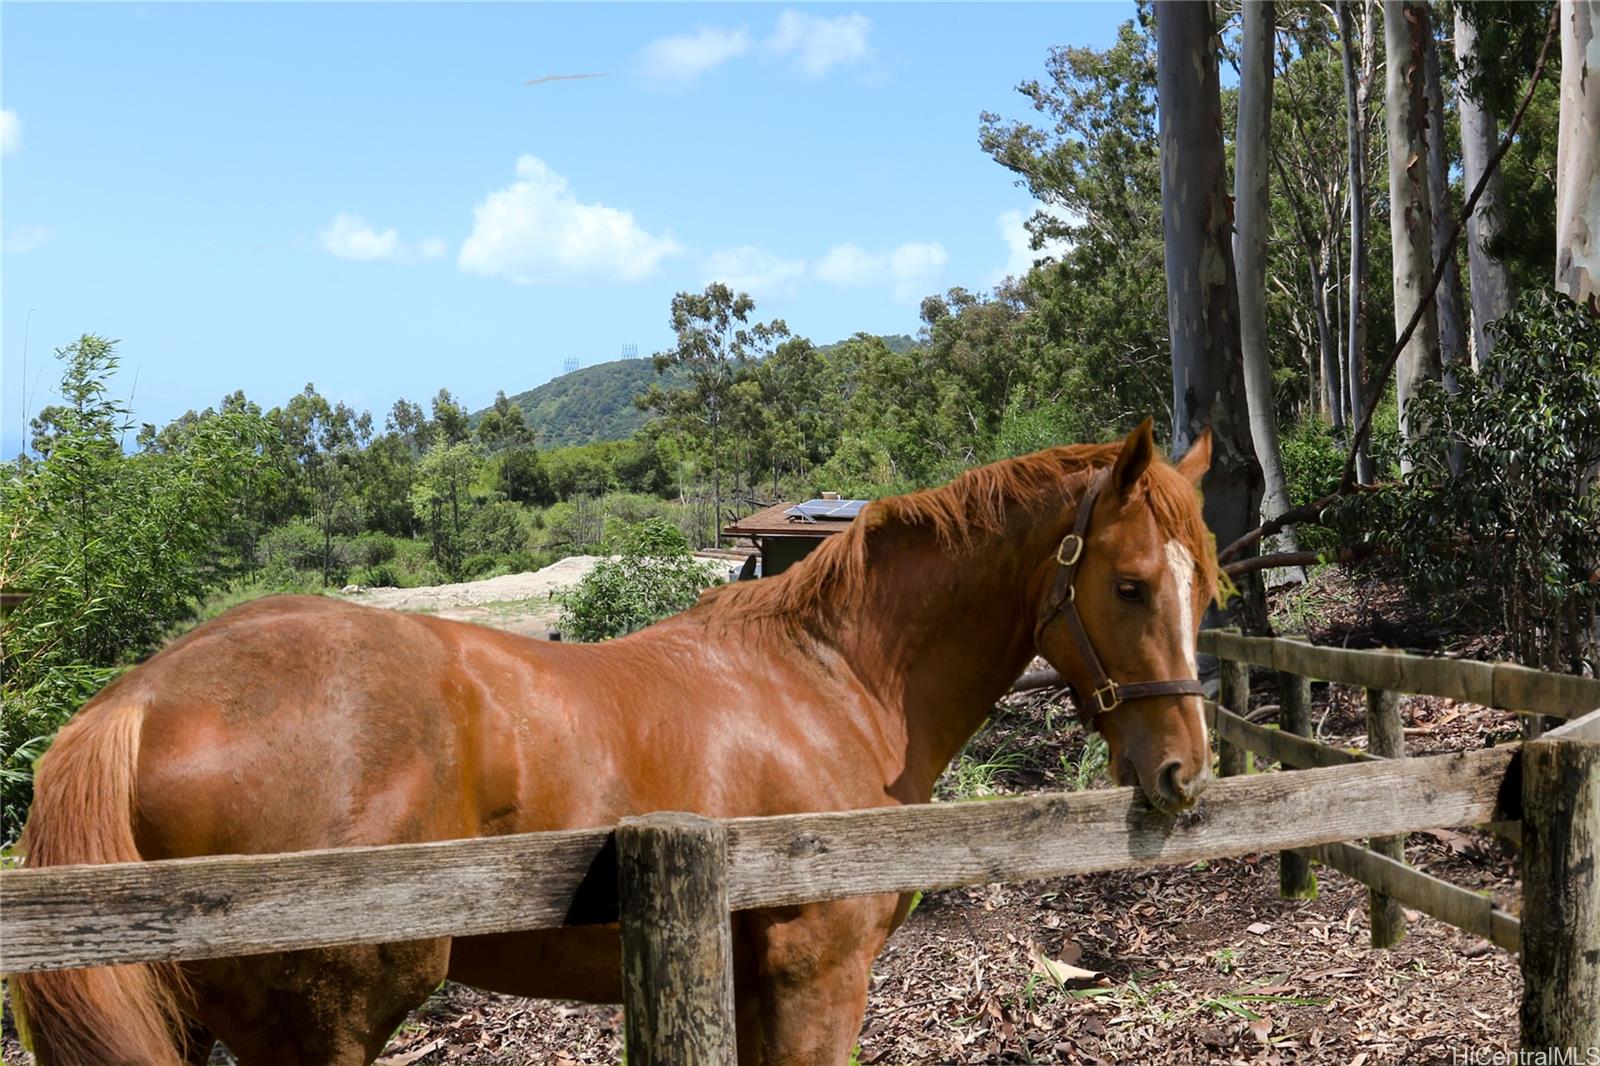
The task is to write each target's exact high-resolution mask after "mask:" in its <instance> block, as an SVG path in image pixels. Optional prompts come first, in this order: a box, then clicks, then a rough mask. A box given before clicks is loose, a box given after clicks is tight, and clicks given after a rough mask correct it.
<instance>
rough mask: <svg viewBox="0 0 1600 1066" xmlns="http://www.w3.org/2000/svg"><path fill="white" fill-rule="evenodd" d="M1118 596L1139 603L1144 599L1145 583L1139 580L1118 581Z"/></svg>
mask: <svg viewBox="0 0 1600 1066" xmlns="http://www.w3.org/2000/svg"><path fill="white" fill-rule="evenodd" d="M1117 596H1118V597H1120V598H1121V599H1124V600H1127V601H1128V602H1129V603H1138V602H1139V601H1140V600H1142V599H1144V585H1143V583H1142V582H1138V581H1118V582H1117Z"/></svg>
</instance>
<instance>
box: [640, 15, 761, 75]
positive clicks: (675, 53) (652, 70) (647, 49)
mask: <svg viewBox="0 0 1600 1066" xmlns="http://www.w3.org/2000/svg"><path fill="white" fill-rule="evenodd" d="M749 50H750V34H749V33H748V32H747V31H746V30H745V29H744V28H743V27H741V28H739V29H736V30H724V29H718V28H717V27H715V26H701V27H700V28H699V29H697V30H696V31H695V32H694V33H683V34H678V35H676V36H673V37H662V38H660V39H659V40H655V41H651V42H650V43H649V44H647V45H645V46H644V49H643V50H642V51H640V53H639V66H640V71H641V72H642V73H643V74H644V76H645V77H646V78H649V79H651V80H652V81H677V82H686V81H693V80H694V79H695V78H698V77H699V76H700V75H702V74H704V73H705V72H706V71H708V70H710V69H712V68H713V67H717V66H720V65H722V64H723V63H726V62H727V61H728V60H730V59H733V58H734V57H736V56H741V55H744V54H745V53H746V52H748V51H749Z"/></svg>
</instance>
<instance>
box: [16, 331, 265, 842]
mask: <svg viewBox="0 0 1600 1066" xmlns="http://www.w3.org/2000/svg"><path fill="white" fill-rule="evenodd" d="M56 354H57V356H58V357H59V358H60V359H61V360H62V362H63V364H64V372H63V375H62V379H61V385H60V388H59V392H60V395H61V396H62V398H63V400H64V401H65V402H64V403H63V404H61V405H51V406H50V407H47V408H45V409H44V410H42V411H41V412H40V414H39V417H38V418H37V419H35V422H34V427H33V428H34V443H35V448H36V449H37V450H39V451H40V452H41V455H42V458H40V459H38V460H32V459H19V460H17V461H15V462H12V463H5V464H0V516H3V523H4V528H3V529H0V586H4V587H5V588H7V589H13V590H28V591H31V593H32V595H31V596H29V597H28V599H27V600H26V601H25V602H23V603H22V604H21V605H20V606H18V607H16V608H15V609H14V610H12V611H10V613H8V614H7V615H5V616H4V618H0V841H3V840H9V839H11V838H12V837H13V836H14V835H15V834H16V832H17V830H18V829H19V827H20V823H19V819H20V818H21V817H22V814H23V812H24V811H26V809H27V806H28V803H29V802H30V800H31V795H32V765H33V760H34V759H35V758H36V757H37V756H38V754H40V753H42V751H43V749H44V746H45V745H46V744H47V743H48V739H47V738H48V737H49V736H51V735H52V734H53V733H54V732H55V730H56V729H57V728H58V727H59V726H60V725H61V723H62V722H64V721H66V719H67V717H68V716H69V715H71V714H72V712H73V711H75V710H76V709H77V708H78V706H79V705H80V704H81V703H82V702H83V701H84V700H85V699H87V698H88V697H89V696H90V695H92V694H93V693H94V692H95V691H96V690H97V689H99V688H100V687H101V686H102V685H103V684H105V682H106V681H107V680H109V679H110V678H111V677H112V676H113V674H114V673H115V672H116V669H117V668H118V667H119V666H121V665H122V664H125V663H127V662H128V661H130V660H131V659H133V658H135V657H136V656H138V655H141V654H143V653H145V652H147V651H149V650H150V649H151V648H152V647H154V646H155V645H156V643H157V642H158V641H159V640H160V639H161V636H162V634H163V633H165V632H166V631H167V630H168V629H169V628H170V627H171V626H173V625H174V624H176V623H178V622H179V621H181V620H183V619H186V618H189V617H191V616H192V614H193V613H194V611H195V610H196V607H197V604H198V603H199V601H200V599H201V597H203V596H204V595H205V594H206V593H207V591H208V590H209V589H210V588H211V587H212V586H213V585H215V584H217V583H219V582H220V580H221V575H222V573H223V568H222V567H221V566H220V565H219V556H220V555H221V553H222V544H223V539H224V537H225V535H226V532H227V530H228V527H229V523H230V522H231V520H232V519H233V517H234V515H235V514H236V513H237V504H238V501H239V499H240V497H241V495H242V494H243V492H244V489H245V486H246V485H248V484H250V483H251V481H252V479H255V478H263V479H264V478H266V476H267V474H266V473H265V472H264V470H263V467H264V463H263V452H264V450H265V444H266V441H267V439H268V433H269V427H268V426H267V424H266V423H265V422H264V420H263V419H262V418H261V417H260V416H259V415H258V414H254V413H251V412H248V411H243V410H227V411H224V412H223V413H221V414H218V413H215V412H209V411H208V412H207V413H205V414H204V415H199V416H194V417H193V418H192V419H191V420H190V421H189V422H188V423H187V424H186V426H185V431H184V433H182V434H181V435H173V436H171V437H170V438H169V440H168V441H167V442H166V443H165V444H164V445H163V446H162V448H160V449H159V450H158V449H154V448H148V449H146V450H143V451H140V452H136V453H134V454H131V455H130V454H128V453H126V452H125V451H124V450H123V448H122V439H123V434H124V433H125V432H126V430H128V429H129V428H130V423H131V411H130V410H129V409H128V408H127V406H126V405H124V404H123V403H121V402H120V401H118V400H115V399H113V398H112V397H111V396H110V394H109V391H108V388H107V382H108V380H109V379H110V377H111V375H112V374H113V373H114V371H115V369H116V366H117V359H116V354H115V342H112V341H108V340H106V339H104V338H101V337H95V336H91V335H85V336H83V337H81V338H80V339H79V340H78V341H77V342H76V343H74V344H72V345H69V346H68V347H66V348H63V349H61V350H59V351H58V352H57V353H56Z"/></svg>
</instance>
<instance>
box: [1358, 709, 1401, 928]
mask: <svg viewBox="0 0 1600 1066" xmlns="http://www.w3.org/2000/svg"><path fill="white" fill-rule="evenodd" d="M1367 751H1368V752H1369V753H1370V754H1373V755H1378V756H1382V757H1383V758H1385V759H1403V758H1405V754H1406V737H1405V730H1404V728H1403V727H1402V725H1401V722H1400V696H1399V694H1398V693H1394V692H1388V691H1385V690H1384V689H1381V688H1369V689H1367ZM1367 846H1368V847H1369V848H1371V849H1372V850H1373V851H1375V852H1377V853H1378V854H1379V855H1382V856H1384V857H1385V858H1390V859H1394V860H1395V861H1396V862H1405V861H1406V838H1405V837H1403V836H1401V837H1372V838H1371V839H1370V840H1368V841H1367ZM1367 912H1368V914H1369V915H1370V916H1371V922H1372V946H1373V947H1375V948H1392V947H1394V946H1395V945H1396V944H1398V943H1400V941H1401V940H1402V939H1404V938H1405V935H1406V912H1405V910H1404V908H1402V907H1401V906H1400V904H1399V902H1398V901H1396V900H1393V899H1390V898H1389V897H1388V896H1385V895H1384V894H1383V893H1381V892H1379V891H1378V890H1377V889H1372V888H1369V889H1368V890H1367Z"/></svg>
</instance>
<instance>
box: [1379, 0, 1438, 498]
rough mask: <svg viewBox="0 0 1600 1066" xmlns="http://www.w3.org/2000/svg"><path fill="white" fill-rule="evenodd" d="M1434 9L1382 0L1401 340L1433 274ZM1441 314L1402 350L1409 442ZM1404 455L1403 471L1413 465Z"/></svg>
mask: <svg viewBox="0 0 1600 1066" xmlns="http://www.w3.org/2000/svg"><path fill="white" fill-rule="evenodd" d="M1427 33H1428V9H1427V8H1426V7H1425V6H1423V5H1422V4H1421V3H1418V2H1416V0H1384V3H1383V36H1384V45H1385V62H1384V66H1385V68H1386V70H1385V94H1384V97H1385V104H1386V108H1385V110H1386V112H1387V114H1386V116H1385V117H1386V125H1387V127H1388V145H1389V235H1390V241H1391V244H1392V245H1393V249H1394V329H1395V339H1396V340H1398V339H1399V336H1400V333H1401V332H1402V331H1403V330H1404V329H1405V327H1406V324H1407V323H1408V322H1410V321H1411V317H1412V316H1413V315H1414V314H1416V311H1417V307H1418V305H1419V304H1421V303H1422V302H1423V297H1424V294H1426V293H1427V291H1428V286H1429V284H1430V283H1431V282H1432V280H1433V262H1432V253H1433V208H1432V204H1431V203H1430V201H1429V199H1428V161H1427V155H1428V145H1427V142H1426V139H1425V138H1424V137H1423V128H1422V123H1423V118H1424V115H1425V114H1426V111H1427V97H1426V93H1425V92H1424V91H1423V84H1422V83H1423V80H1424V79H1423V68H1424V67H1425V66H1426V61H1425V59H1424V53H1425V52H1426V51H1427V48H1426V38H1427ZM1439 371H1440V367H1439V319H1438V317H1437V315H1436V314H1435V308H1434V307H1433V306H1432V305H1429V306H1428V307H1427V309H1426V311H1425V312H1424V313H1423V315H1422V319H1421V321H1420V322H1419V323H1418V325H1417V329H1416V331H1415V332H1414V333H1412V335H1411V340H1410V341H1408V342H1407V343H1406V346H1405V349H1404V350H1403V351H1402V352H1401V353H1400V362H1399V366H1398V367H1397V374H1398V380H1397V381H1396V383H1395V384H1396V386H1397V387H1396V389H1395V392H1396V395H1397V396H1398V398H1399V401H1400V436H1401V437H1402V439H1404V440H1406V441H1411V440H1413V439H1415V438H1416V437H1418V436H1420V435H1421V434H1422V433H1423V432H1425V431H1426V430H1425V427H1422V426H1415V425H1412V424H1411V420H1410V418H1409V414H1410V411H1409V408H1410V403H1411V398H1412V397H1413V396H1415V395H1416V393H1417V391H1418V390H1419V389H1420V388H1421V387H1422V384H1423V382H1426V381H1438V380H1439ZM1410 468H1411V467H1410V463H1409V462H1405V461H1402V463H1401V470H1402V472H1409V471H1410Z"/></svg>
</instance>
